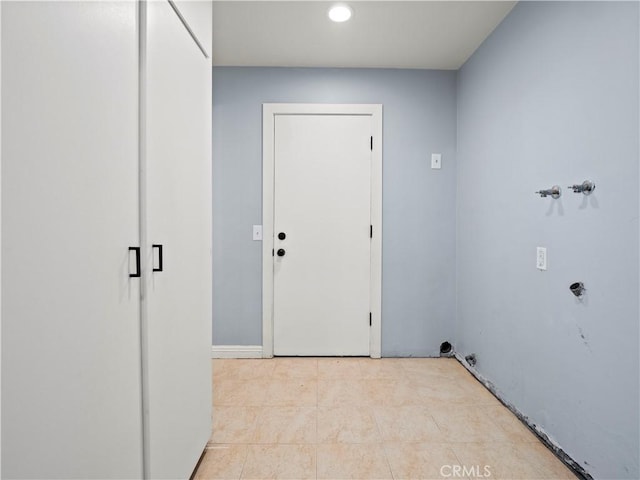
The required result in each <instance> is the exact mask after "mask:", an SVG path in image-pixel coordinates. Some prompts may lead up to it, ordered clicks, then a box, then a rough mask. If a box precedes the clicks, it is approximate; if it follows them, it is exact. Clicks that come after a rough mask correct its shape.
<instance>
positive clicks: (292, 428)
mask: <svg viewBox="0 0 640 480" xmlns="http://www.w3.org/2000/svg"><path fill="white" fill-rule="evenodd" d="M316 416H317V411H316V408H315V407H264V408H262V410H261V412H260V416H259V418H258V422H257V425H256V428H255V433H254V435H253V442H252V443H267V444H276V443H289V444H304V443H308V444H315V443H316V430H317V424H316Z"/></svg>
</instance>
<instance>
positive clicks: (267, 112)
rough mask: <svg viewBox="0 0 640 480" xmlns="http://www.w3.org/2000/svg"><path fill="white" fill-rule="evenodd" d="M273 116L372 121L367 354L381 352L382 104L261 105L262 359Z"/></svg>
mask: <svg viewBox="0 0 640 480" xmlns="http://www.w3.org/2000/svg"><path fill="white" fill-rule="evenodd" d="M277 115H362V116H370V117H371V120H372V135H373V149H372V159H371V161H372V164H371V225H372V226H373V238H372V239H371V282H370V309H371V328H370V332H369V355H370V357H371V358H380V356H381V353H382V105H381V104H310V103H264V104H262V230H263V236H262V356H263V358H271V357H273V254H272V253H273V248H274V239H273V219H274V211H273V210H274V193H275V185H274V177H275V151H274V148H275V117H276V116H277Z"/></svg>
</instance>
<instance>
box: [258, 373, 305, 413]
mask: <svg viewBox="0 0 640 480" xmlns="http://www.w3.org/2000/svg"><path fill="white" fill-rule="evenodd" d="M317 404H318V382H317V381H316V380H307V379H302V378H298V379H291V380H272V381H271V383H270V384H269V387H268V391H267V392H266V396H265V399H264V405H268V406H276V407H303V406H309V407H311V406H314V407H315V406H316V405H317Z"/></svg>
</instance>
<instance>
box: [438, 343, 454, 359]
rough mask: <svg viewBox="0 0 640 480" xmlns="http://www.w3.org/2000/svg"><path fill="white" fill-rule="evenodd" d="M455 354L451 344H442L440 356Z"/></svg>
mask: <svg viewBox="0 0 640 480" xmlns="http://www.w3.org/2000/svg"><path fill="white" fill-rule="evenodd" d="M452 353H453V347H452V346H451V344H450V343H449V342H442V343H441V344H440V356H441V357H444V356H447V355H451V354H452Z"/></svg>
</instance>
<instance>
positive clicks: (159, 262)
mask: <svg viewBox="0 0 640 480" xmlns="http://www.w3.org/2000/svg"><path fill="white" fill-rule="evenodd" d="M151 248H152V249H153V248H157V249H158V268H156V267H155V263H156V257H155V256H154V257H153V264H154V267H153V271H154V272H161V271H162V245H160V244H154V245H152V247H151Z"/></svg>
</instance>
